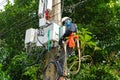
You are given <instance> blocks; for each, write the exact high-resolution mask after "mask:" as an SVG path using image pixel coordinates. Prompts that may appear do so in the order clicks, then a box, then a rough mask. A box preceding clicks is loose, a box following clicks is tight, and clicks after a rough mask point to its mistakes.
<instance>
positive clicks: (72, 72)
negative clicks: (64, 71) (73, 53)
mask: <svg viewBox="0 0 120 80" xmlns="http://www.w3.org/2000/svg"><path fill="white" fill-rule="evenodd" d="M77 48H78V54H79V55H78V56H79V64H78V69H77V70H76V71H70V70H71V68H72V67H73V66H74V65H75V63H77V62H78V61H76V62H74V63H73V64H72V65H71V67H70V68H69V69H68V72H69V73H70V74H77V73H78V72H79V70H80V66H81V52H80V45H79V40H78V39H77Z"/></svg>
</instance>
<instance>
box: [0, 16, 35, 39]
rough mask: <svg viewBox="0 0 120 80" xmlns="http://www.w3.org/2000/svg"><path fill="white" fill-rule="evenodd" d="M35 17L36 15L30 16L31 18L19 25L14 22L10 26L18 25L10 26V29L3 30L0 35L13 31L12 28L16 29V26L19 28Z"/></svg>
mask: <svg viewBox="0 0 120 80" xmlns="http://www.w3.org/2000/svg"><path fill="white" fill-rule="evenodd" d="M33 18H35V17H32V18H29V19H27V20H25V21H24V22H21V23H20V24H18V25H17V24H16V23H13V24H12V25H10V26H13V25H17V26H13V27H12V28H10V29H9V30H7V31H5V32H3V33H2V34H0V37H2V36H3V35H5V34H6V33H8V32H9V31H11V30H13V29H15V28H18V27H20V26H22V25H24V24H25V23H27V22H28V21H30V20H32V19H33Z"/></svg>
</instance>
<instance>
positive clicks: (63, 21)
mask: <svg viewBox="0 0 120 80" xmlns="http://www.w3.org/2000/svg"><path fill="white" fill-rule="evenodd" d="M67 20H70V21H72V19H71V18H69V17H63V18H62V25H64V23H65V21H67Z"/></svg>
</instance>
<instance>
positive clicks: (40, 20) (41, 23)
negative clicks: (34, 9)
mask: <svg viewBox="0 0 120 80" xmlns="http://www.w3.org/2000/svg"><path fill="white" fill-rule="evenodd" d="M45 25H46V19H45V18H41V19H39V27H42V26H45Z"/></svg>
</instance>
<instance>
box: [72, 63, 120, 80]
mask: <svg viewBox="0 0 120 80" xmlns="http://www.w3.org/2000/svg"><path fill="white" fill-rule="evenodd" d="M70 77H71V79H72V80H119V79H120V77H119V76H118V75H116V73H115V70H114V69H111V68H110V66H108V65H102V64H98V65H96V66H89V65H88V64H82V69H81V70H80V72H79V73H78V74H77V75H75V76H70Z"/></svg>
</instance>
